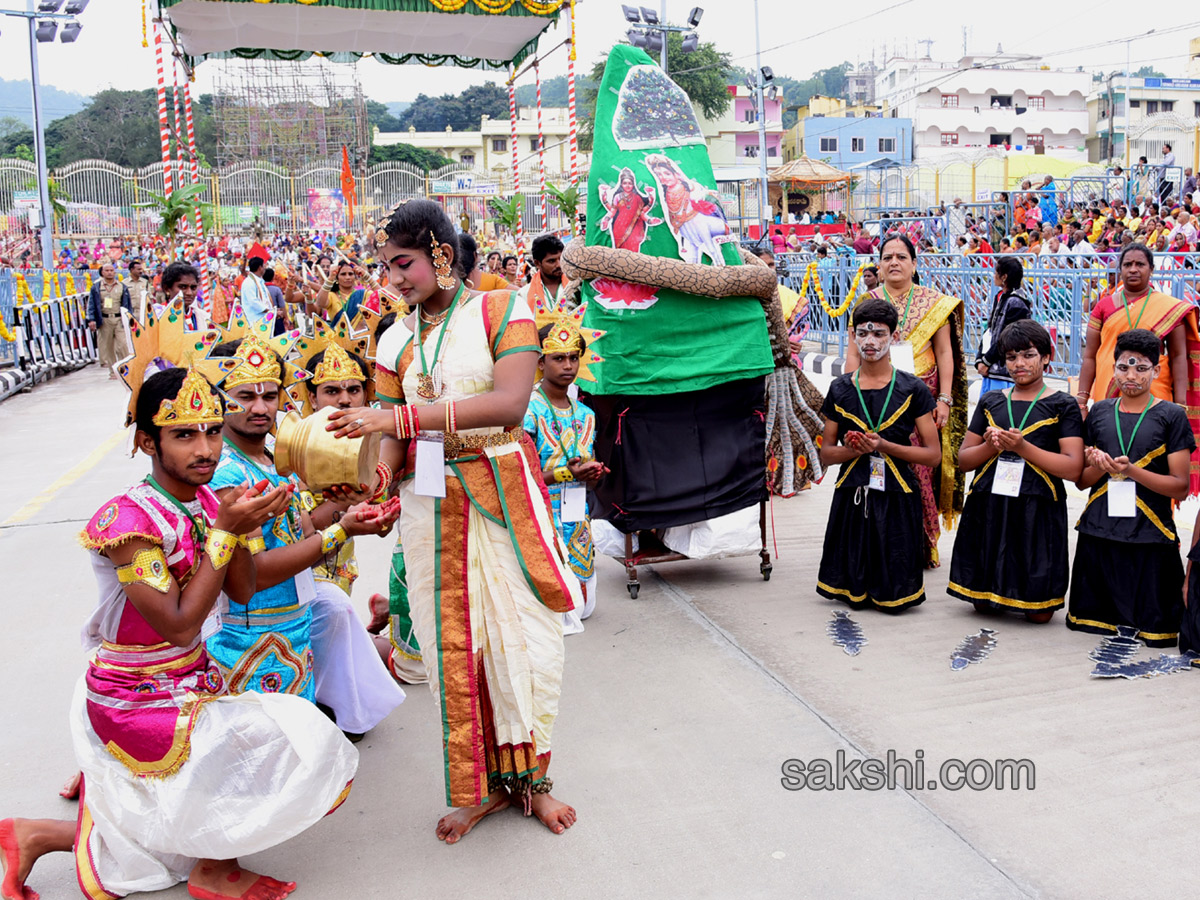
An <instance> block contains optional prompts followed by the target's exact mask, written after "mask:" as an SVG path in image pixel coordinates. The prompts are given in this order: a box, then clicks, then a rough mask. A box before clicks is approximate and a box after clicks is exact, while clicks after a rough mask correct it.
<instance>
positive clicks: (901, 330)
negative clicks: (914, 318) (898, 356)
mask: <svg viewBox="0 0 1200 900" xmlns="http://www.w3.org/2000/svg"><path fill="white" fill-rule="evenodd" d="M916 289H917V286H916V285H915V284H914V285H912V286H911V287H910V288H909V289H908V300H906V301H905V303H904V317H903V318H902V319H900V324H899V325H897V326H896V334H903V333H904V326H905V325H906V324H907V323H908V311H909V310H910V309H912V298H913V293H914V292H915V291H916ZM883 295H884V296H885V297H887V298H888V302H889V303H891V300H892V295H891V294H889V293H888V292H887V289H886V288H884V291H883ZM892 305H893V306H895V305H896V304H894V303H893V304H892Z"/></svg>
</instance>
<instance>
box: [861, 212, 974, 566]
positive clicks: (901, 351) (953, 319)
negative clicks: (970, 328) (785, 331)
mask: <svg viewBox="0 0 1200 900" xmlns="http://www.w3.org/2000/svg"><path fill="white" fill-rule="evenodd" d="M879 269H880V272H881V273H882V275H883V283H882V284H880V285H879V287H877V288H875V289H874V290H873V291H871V292H870V293H869V294H868V295H867V296H869V297H875V298H878V299H882V300H886V301H888V302H889V303H891V304H892V305H893V306H894V307H896V311H897V313H898V314H899V317H900V322H899V324H898V325H897V327H896V330H895V331H894V332H893V337H892V340H893V346H892V363H893V365H895V366H896V367H897V368H899V369H903V370H904V371H907V372H910V373H912V374H914V375H916V376H917V377H918V378H920V379H921V380H922V381H924V382H925V385H926V386H927V387H928V388H929V392H930V393H931V394H933V396H934V399H935V400H936V401H937V406H936V407H935V409H934V411H933V422H934V424H935V425H937V427H938V429H939V430H940V432H941V441H942V463H941V465H940V466H937V467H936V468H932V469H931V468H929V467H928V466H918V465H914V466H913V470H914V471H915V472H916V473H917V481H918V483H919V484H920V490H921V508H922V510H923V512H924V521H925V567H926V568H930V569H933V568H937V566H938V565H939V564H940V563H939V559H938V548H937V542H938V537H939V536H940V535H941V526H942V524H943V523H944V524H945V526H946V529H947V530H949V529H951V528H953V527H954V524H955V522H956V521H957V520H958V516H959V514H960V513H961V512H962V508H963V483H964V481H963V473H962V471H960V470H959V468H958V448H959V447H960V446H961V445H962V442H963V438H964V437H965V436H966V432H967V370H966V365H965V363H964V361H963V344H962V335H963V324H964V321H965V314H964V310H963V302H962V300H961V299H959V298H958V297H950V296H947V295H946V294H941V293H939V292H938V291H936V290H934V289H933V288H930V287H923V286H921V285H918V284H916V281H915V278H916V271H917V253H916V249H915V248H914V247H913V244H912V241H911V240H909V238H907V237H905V236H904V235H899V234H893V235H890V236H889V237H887V238H885V239H884V241H883V243H882V244H880V245H879ZM858 364H859V357H858V348H857V347H856V346H855V344H854V342H853V341H850V342H849V344H848V345H847V348H846V369H845V371H846V372H853V371H855V370H856V369H857V368H858ZM912 442H913V443H914V444H915V445H917V446H920V445H921V443H920V437H919V436H918V435H917V433H916V432H915V431H914V432H913V435H912Z"/></svg>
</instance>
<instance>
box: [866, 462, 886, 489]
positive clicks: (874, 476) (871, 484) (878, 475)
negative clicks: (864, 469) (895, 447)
mask: <svg viewBox="0 0 1200 900" xmlns="http://www.w3.org/2000/svg"><path fill="white" fill-rule="evenodd" d="M883 473H884V462H883V457H882V456H872V457H871V480H870V481H868V482H867V487H868V488H869V489H870V490H872V491H882V490H885V482H884V475H883Z"/></svg>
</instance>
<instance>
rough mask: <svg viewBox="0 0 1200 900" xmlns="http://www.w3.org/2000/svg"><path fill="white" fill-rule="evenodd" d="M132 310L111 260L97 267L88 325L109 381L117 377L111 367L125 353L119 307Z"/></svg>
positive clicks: (127, 295) (123, 332) (127, 351)
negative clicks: (98, 271)
mask: <svg viewBox="0 0 1200 900" xmlns="http://www.w3.org/2000/svg"><path fill="white" fill-rule="evenodd" d="M122 309H127V310H129V312H130V314H132V313H133V305H132V303H131V302H130V299H129V288H127V287H126V286H125V285H124V284H123V283H122V282H120V281H117V269H116V267H115V266H114V265H113V264H112V263H105V264H104V265H102V266H101V267H100V280H99V281H97V282H96V283H95V284H93V285H92V292H91V295H90V296H89V297H88V316H87V321H88V328H90V329H91V330H92V333H93V334H95V335H96V343H97V348H96V349H97V350H98V351H99V354H100V365H101V366H102V367H103V368H105V369H108V377H109V379H110V380H112V379H115V378H116V377H117V373H116V372H114V371H113V370H112V367H113V366H114V365H115V364H116V362H117V360H120V359H124V358H125V357H126V356H128V355H129V350H128V349H127V348H126V346H125V329H124V327H123V325H122V322H121V310H122Z"/></svg>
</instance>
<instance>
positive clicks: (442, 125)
mask: <svg viewBox="0 0 1200 900" xmlns="http://www.w3.org/2000/svg"><path fill="white" fill-rule="evenodd" d="M483 116H491V117H492V118H493V119H506V118H508V91H506V90H505V89H504V88H502V87H500V85H498V84H495V83H494V82H488V83H486V84H478V85H473V86H472V87H469V88H467V89H466V90H465V91H463V92H462V93H461V94H457V95H455V94H442V96H440V97H430V96H428V95H427V94H418V95H417V99H416V100H414V101H413V104H412V106H410V107H409V108H408V109H406V110H405V111H404V112H403V113H402V114H401V115H400V117H399V118H398V119H397V124H398V125H399V126H400V127H399V128H398V129H396V130H397V131H405V130H407V129H408V128H409V127H412V128H415V129H416V130H417V131H445V130H446V127H447V126H449V127H450V129H451V130H452V131H475V130H477V129H478V128H479V120H480V119H481V118H482V117H483Z"/></svg>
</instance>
